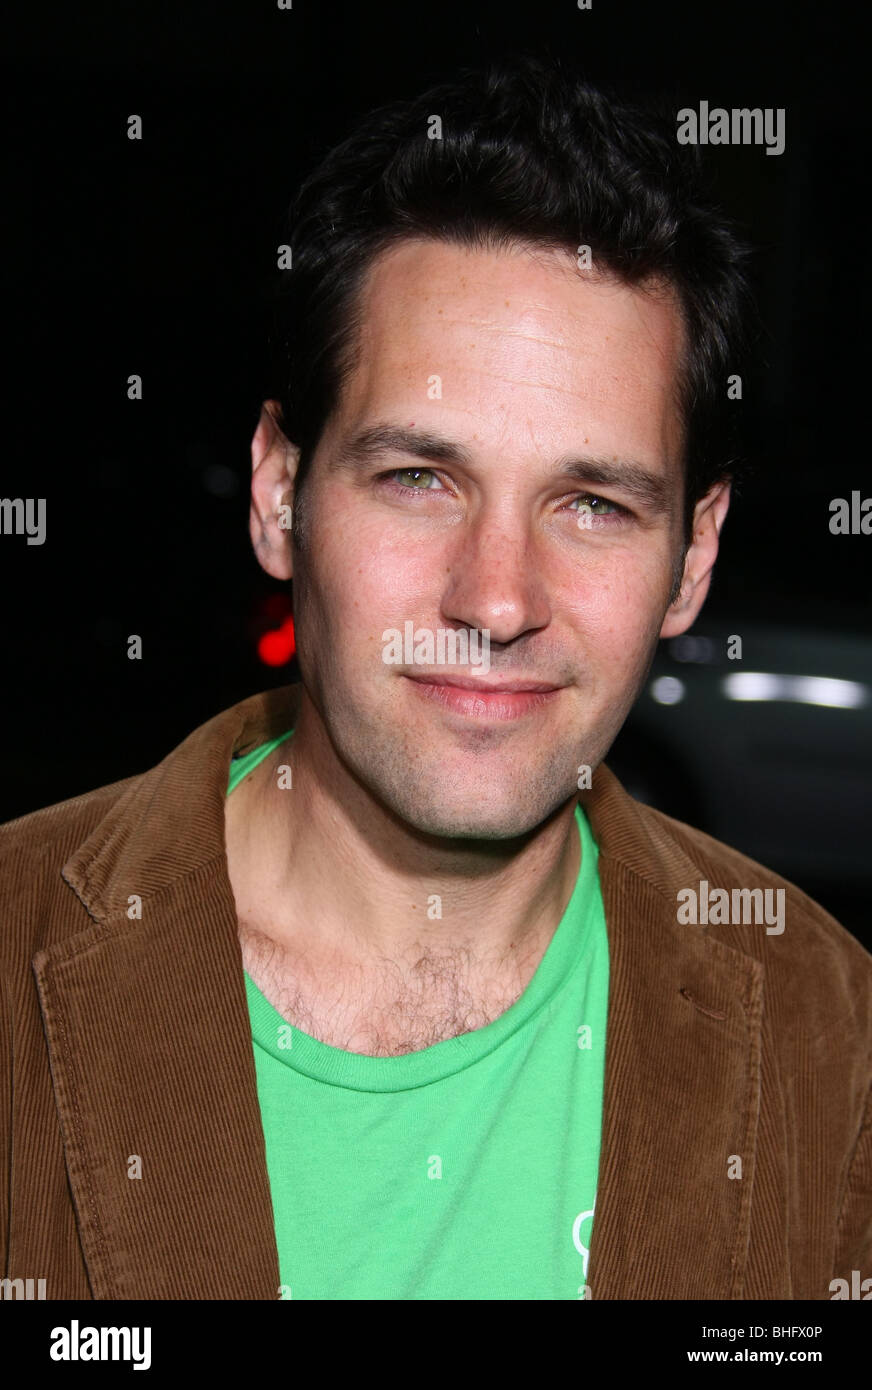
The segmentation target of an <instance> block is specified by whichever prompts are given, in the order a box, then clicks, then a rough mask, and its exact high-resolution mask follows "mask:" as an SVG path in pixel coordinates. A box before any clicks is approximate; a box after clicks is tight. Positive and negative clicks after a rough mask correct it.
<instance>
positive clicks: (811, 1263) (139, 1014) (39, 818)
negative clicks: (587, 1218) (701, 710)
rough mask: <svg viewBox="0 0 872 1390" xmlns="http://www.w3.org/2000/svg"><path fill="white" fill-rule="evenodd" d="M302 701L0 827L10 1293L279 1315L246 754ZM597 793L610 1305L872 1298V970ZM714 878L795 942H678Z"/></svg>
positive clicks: (670, 826) (764, 938)
mask: <svg viewBox="0 0 872 1390" xmlns="http://www.w3.org/2000/svg"><path fill="white" fill-rule="evenodd" d="M299 696H300V687H299V686H286V687H284V688H282V689H279V690H272V691H268V692H266V693H263V694H260V695H255V696H253V697H251V698H250V699H248V700H245V701H243V702H242V703H240V704H238V705H236V706H234V707H233V708H232V709H229V710H226V711H224V712H223V713H222V714H219V715H218V716H216V718H214V719H212V720H210V721H209V722H208V723H207V724H205V725H203V726H202V727H201V728H199V729H197V730H195V732H194V733H192V734H191V735H190V737H189V738H187V739H186V740H185V741H184V742H183V743H182V744H181V745H180V746H179V747H178V748H177V749H175V750H174V752H172V753H171V754H170V755H169V756H168V757H166V758H165V759H164V760H163V761H162V762H161V763H160V764H158V766H157V767H155V768H152V769H151V770H150V771H149V772H147V773H144V774H142V775H141V776H137V777H131V778H128V779H127V780H125V781H123V782H118V783H115V784H114V785H112V786H109V787H103V788H100V789H99V790H97V791H94V792H90V793H88V794H87V795H85V796H80V797H77V798H75V799H74V800H72V801H68V802H64V803H62V804H60V805H57V806H51V807H48V808H47V809H45V810H43V811H38V812H35V813H33V814H32V815H29V816H25V817H22V818H21V819H19V820H17V821H12V822H10V823H9V824H7V825H5V826H3V827H0V902H2V917H0V970H2V976H0V1269H2V1273H3V1275H4V1276H5V1277H7V1278H9V1279H27V1278H31V1279H33V1280H37V1279H45V1280H46V1296H47V1298H49V1299H59V1298H84V1299H88V1298H98V1299H106V1298H120V1299H134V1298H145V1299H151V1298H156V1299H196V1298H232V1299H276V1298H278V1296H279V1272H278V1260H277V1253H276V1246H275V1238H274V1232H273V1219H272V1206H271V1199H270V1191H269V1180H268V1175H267V1169H266V1159H265V1152H264V1142H263V1133H262V1129H261V1123H260V1112H259V1106H258V1098H257V1086H256V1077H255V1070H254V1061H253V1054H252V1046H251V1035H250V1029H249V1019H248V1012H247V1006H246V998H245V989H244V979H243V968H242V957H241V951H240V946H239V941H238V937H237V922H236V912H235V905H234V900H233V893H232V889H231V885H230V880H229V877H228V872H227V860H226V853H225V844H224V798H225V792H226V788H227V776H228V770H229V766H230V759H231V755H232V754H233V753H234V752H242V753H244V752H247V751H249V750H250V749H252V748H254V747H256V746H258V745H259V744H261V743H263V742H265V741H267V740H269V739H271V738H274V737H276V736H277V735H278V734H280V733H281V732H282V731H283V730H285V729H288V728H290V727H292V726H293V725H294V724H295V723H296V721H297V714H298V707H299ZM593 781H594V788H593V790H591V791H589V792H582V793H581V798H582V803H583V805H584V808H585V811H586V813H587V815H588V817H589V819H590V823H591V826H592V828H593V833H594V837H595V839H596V840H597V842H598V844H599V849H600V853H599V868H600V880H601V885H602V892H603V901H604V905H605V913H606V923H607V928H608V935H609V955H610V962H611V980H610V990H609V1016H608V1045H607V1049H606V1075H605V1100H604V1116H603V1139H602V1154H601V1167H600V1180H599V1186H598V1194H597V1207H596V1221H595V1222H594V1233H593V1243H592V1248H591V1254H590V1265H589V1273H588V1283H589V1285H590V1288H591V1291H592V1296H593V1298H594V1299H603V1298H609V1299H614V1298H628V1299H671V1298H697V1299H735V1298H751V1299H780V1298H810V1299H829V1298H831V1297H832V1291H831V1289H830V1281H831V1280H832V1279H834V1278H836V1277H841V1278H845V1279H847V1280H848V1281H849V1284H850V1280H851V1271H852V1270H854V1269H857V1270H859V1271H860V1272H861V1277H864V1278H866V1277H870V1276H872V956H870V955H869V954H868V953H867V952H866V951H865V950H864V949H863V948H862V947H861V946H860V944H859V943H858V942H857V941H856V940H855V939H854V938H853V937H852V936H851V935H850V934H849V933H848V932H846V931H845V930H844V929H843V928H842V927H841V926H839V924H838V923H837V922H835V921H834V920H833V919H832V918H831V917H830V916H829V915H828V914H827V913H826V912H824V911H823V909H822V908H820V907H819V906H817V905H816V904H815V903H813V902H811V901H810V900H809V899H808V898H807V897H806V896H805V895H804V894H802V893H801V892H800V891H799V889H797V888H795V887H793V886H792V885H790V884H788V883H786V882H785V881H784V880H783V879H780V878H778V877H777V876H776V875H775V874H773V873H771V872H770V871H769V870H767V869H764V868H762V867H761V866H759V865H756V864H754V863H753V862H752V861H751V860H749V859H747V858H745V857H744V856H743V855H740V854H738V853H737V852H736V851H734V850H731V849H729V848H728V847H726V846H724V845H721V844H719V843H718V842H717V841H714V840H712V839H710V838H709V837H707V836H705V835H703V834H701V833H700V832H698V831H696V830H693V829H691V828H690V827H688V826H685V825H681V824H679V823H678V822H676V821H672V820H670V819H668V818H667V817H666V816H663V815H661V814H660V813H659V812H657V811H654V810H652V809H650V808H649V807H645V806H642V805H641V804H639V803H638V802H636V801H634V800H633V799H632V798H631V797H629V796H628V795H627V794H626V792H625V791H624V790H623V788H622V787H621V785H620V783H619V782H618V781H617V779H616V778H615V777H614V776H613V775H612V774H611V773H610V772H609V771H608V769H607V768H606V767H600V768H598V769H597V771H596V773H595V774H594V778H593ZM703 879H704V880H707V882H708V883H709V884H710V885H711V886H712V888H715V887H720V888H726V889H728V890H731V889H732V888H734V887H735V888H757V887H759V888H775V889H777V888H784V889H785V890H786V926H785V930H784V932H783V934H781V935H767V933H766V927H765V925H763V924H761V925H754V924H748V925H738V926H737V925H733V926H692V925H681V924H680V923H679V922H678V920H677V894H678V892H679V890H681V889H686V888H693V889H697V888H698V886H699V883H700V881H701V880H703ZM132 895H136V896H137V897H139V898H141V900H142V915H141V918H137V917H136V916H133V917H130V916H128V911H129V909H130V907H131V904H130V899H131V896H132ZM137 1156H138V1158H139V1159H140V1160H141V1173H142V1176H141V1178H136V1177H130V1176H128V1172H129V1171H136V1166H135V1165H136V1157H137ZM736 1156H737V1157H738V1158H739V1159H741V1172H742V1176H741V1177H732V1178H731V1177H730V1176H729V1175H728V1173H729V1170H730V1167H731V1165H732V1169H733V1171H734V1172H735V1171H736V1167H737V1165H736V1161H735V1159H736Z"/></svg>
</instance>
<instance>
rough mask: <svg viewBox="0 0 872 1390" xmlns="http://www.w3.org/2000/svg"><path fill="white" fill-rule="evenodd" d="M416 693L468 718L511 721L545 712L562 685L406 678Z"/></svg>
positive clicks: (437, 676) (532, 681)
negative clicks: (540, 710) (534, 713)
mask: <svg viewBox="0 0 872 1390" xmlns="http://www.w3.org/2000/svg"><path fill="white" fill-rule="evenodd" d="M404 679H405V680H407V681H409V683H410V685H411V688H412V689H413V690H414V691H415V692H416V694H417V695H418V696H419V697H420V698H422V699H424V700H429V701H430V702H431V703H435V704H438V705H441V706H442V708H443V709H445V710H450V711H451V712H452V713H453V714H460V715H463V716H465V717H466V718H468V719H478V720H489V719H496V720H510V719H520V718H521V717H522V716H523V715H527V714H531V713H532V712H534V711H535V710H539V709H543V708H544V707H545V706H546V705H547V704H550V703H552V702H553V701H554V700H555V699H556V698H557V696H558V695H559V693H560V691H561V690H562V689H563V687H562V686H559V685H552V684H551V682H550V681H534V680H525V679H523V678H521V679H516V680H509V679H506V680H492V681H481V680H473V679H472V678H470V677H468V676H446V675H432V676H431V675H420V676H405V677H404Z"/></svg>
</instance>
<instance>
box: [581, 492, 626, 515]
mask: <svg viewBox="0 0 872 1390" xmlns="http://www.w3.org/2000/svg"><path fill="white" fill-rule="evenodd" d="M575 501H576V503H578V506H577V507H576V510H577V511H579V512H591V513H592V515H593V516H609V515H610V513H611V512H619V511H620V510H621V508H620V507H619V506H618V505H617V503H615V502H610V501H609V500H608V498H606V497H594V496H593V495H592V494H591V493H589V492H588V493H585V494H584V496H582V497H577V498H576V499H575Z"/></svg>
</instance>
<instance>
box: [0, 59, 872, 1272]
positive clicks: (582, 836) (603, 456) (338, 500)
mask: <svg viewBox="0 0 872 1390" xmlns="http://www.w3.org/2000/svg"><path fill="white" fill-rule="evenodd" d="M690 154H691V152H688V151H687V150H686V149H685V150H683V149H682V148H681V147H679V146H678V145H677V143H676V141H675V137H674V131H670V129H669V127H668V126H663V125H662V124H658V120H657V118H655V117H654V116H647V117H643V116H640V115H639V114H637V113H636V112H635V111H633V110H630V109H628V108H626V107H625V106H622V105H621V104H619V103H611V104H610V103H608V102H607V101H606V100H605V98H604V97H603V96H602V95H601V94H600V93H598V92H597V91H595V90H593V89H591V88H590V87H587V86H585V85H584V84H581V83H578V82H577V81H574V80H573V79H572V78H571V77H570V76H568V75H566V74H565V73H563V72H562V71H561V70H560V68H559V67H558V66H555V65H550V66H548V65H542V64H539V63H537V62H535V61H532V60H531V61H527V62H525V61H521V60H518V61H515V62H513V63H509V64H506V65H504V66H503V67H502V68H498V69H496V70H494V71H492V72H490V73H488V74H485V76H484V77H481V76H478V75H474V74H473V75H464V76H463V77H462V78H461V79H459V80H458V81H456V82H454V83H450V84H446V85H445V86H443V87H438V88H435V89H433V90H432V91H430V92H427V93H425V94H424V95H423V96H422V97H420V98H419V99H418V100H416V101H414V102H412V103H409V104H408V105H406V106H403V105H394V106H390V107H385V108H382V109H381V110H380V111H378V112H376V113H375V114H374V115H372V116H371V117H369V118H368V119H367V120H366V121H365V122H363V123H362V124H361V125H360V127H359V128H358V130H357V131H356V132H355V134H354V135H353V136H352V137H351V138H350V139H349V140H348V141H347V142H345V143H344V144H343V145H341V146H339V147H338V148H337V149H336V150H334V151H332V152H331V153H330V154H329V155H328V156H327V158H326V159H325V160H324V162H323V164H322V165H321V167H320V168H319V169H318V170H317V171H316V172H315V173H314V174H313V175H312V177H311V178H310V179H309V180H308V181H307V183H306V184H305V185H304V186H303V189H302V190H301V192H300V195H299V198H298V200H297V203H296V206H295V209H294V214H293V220H292V229H291V234H290V237H289V242H288V245H289V246H290V247H291V248H292V254H293V262H292V268H291V269H289V270H287V271H286V272H285V276H284V280H285V282H286V283H285V286H284V288H285V290H286V295H285V297H284V298H283V300H282V319H281V332H280V334H279V341H280V346H281V349H282V352H283V354H284V355H283V359H282V363H283V365H282V379H281V383H280V387H279V390H278V392H277V396H278V399H270V400H269V401H267V403H266V405H265V406H264V409H263V412H262V415H261V419H260V423H259V425H258V428H257V430H256V433H255V436H254V440H253V445H252V460H253V477H252V489H251V537H252V542H253V544H254V548H255V552H256V554H257V557H258V559H259V561H260V563H261V565H262V566H263V568H264V569H265V570H266V571H267V572H268V573H269V574H270V575H272V576H274V577H276V578H278V579H282V580H291V579H293V583H294V614H295V624H296V634H297V643H298V652H299V662H300V671H301V675H302V681H301V684H300V685H298V686H293V687H286V688H284V689H280V690H274V691H270V692H267V693H265V694H262V695H257V696H254V697H252V698H251V699H249V700H247V701H244V702H243V703H242V704H240V705H238V706H236V707H234V708H233V709H231V710H227V711H225V712H224V713H223V714H220V715H218V716H217V717H216V718H215V719H213V720H212V721H210V722H209V723H208V724H206V725H205V726H203V727H202V728H201V729H198V730H196V731H195V732H194V733H193V734H191V736H190V737H189V738H188V739H187V740H186V741H185V742H184V743H183V744H182V745H181V746H180V747H179V748H177V749H176V750H175V751H174V752H172V753H170V754H169V756H168V757H167V758H165V759H164V761H163V762H162V763H161V764H160V765H159V766H158V767H156V768H154V769H152V770H151V771H150V772H147V773H145V774H144V775H142V776H136V777H131V778H129V779H127V780H126V781H124V782H121V783H119V784H116V785H113V786H110V787H104V788H101V789H99V790H97V791H94V792H90V793H88V794H87V795H85V796H83V797H78V798H76V799H75V800H73V801H71V802H68V803H65V804H63V805H60V806H54V807H50V808H48V809H47V810H45V811H41V812H38V813H35V814H33V815H30V816H26V817H24V818H23V819H21V820H19V821H17V822H13V823H12V824H10V825H8V826H7V827H5V828H4V831H3V849H2V856H3V857H2V885H3V901H4V915H3V934H2V953H3V972H4V981H5V987H4V991H3V993H2V995H0V998H2V1004H3V1017H2V1027H0V1048H2V1064H3V1065H2V1070H0V1077H2V1086H3V1088H4V1090H3V1094H2V1104H0V1117H2V1120H0V1126H2V1127H0V1139H2V1145H0V1174H2V1181H3V1192H2V1193H0V1198H2V1200H0V1223H3V1224H2V1225H0V1233H2V1241H0V1249H2V1251H3V1253H4V1256H5V1270H6V1273H7V1275H8V1276H9V1277H12V1278H20V1279H26V1278H27V1277H44V1278H45V1279H46V1288H47V1297H49V1298H64V1297H73V1298H112V1297H116V1298H139V1297H143V1298H197V1297H206V1298H215V1297H231V1298H239V1299H246V1298H275V1297H285V1298H302V1299H315V1298H319V1299H359V1298H375V1299H448V1298H453V1299H489V1298H497V1299H579V1298H581V1299H586V1298H593V1299H608V1298H616V1297H618V1298H635V1299H643V1298H644V1299H664V1298H666V1299H670V1298H682V1297H689V1298H703V1299H733V1298H753V1299H773V1298H812V1299H829V1298H831V1297H833V1296H834V1290H837V1289H838V1288H839V1287H841V1286H840V1285H838V1284H837V1283H836V1282H835V1281H838V1280H839V1279H847V1280H848V1282H849V1284H850V1281H851V1279H852V1271H856V1270H859V1271H860V1273H861V1275H862V1276H864V1277H865V1276H866V1275H870V1274H872V1102H870V1096H872V1069H870V1045H872V961H870V957H869V956H868V954H867V953H866V952H865V951H864V950H863V949H862V948H861V946H860V945H859V943H857V942H856V941H855V940H854V939H853V938H852V937H851V936H849V934H848V933H847V932H846V931H844V929H843V928H842V927H840V926H839V925H838V923H836V922H835V921H834V920H833V919H832V918H831V917H830V916H828V914H827V913H826V912H824V911H823V909H822V908H820V907H819V906H818V905H816V904H815V903H813V902H811V901H810V900H809V899H808V898H807V897H805V896H804V895H803V894H802V893H801V892H800V891H799V890H798V889H797V888H795V887H793V886H791V885H789V884H786V883H784V882H783V880H781V879H779V878H778V877H777V876H776V875H775V874H773V873H771V872H770V871H768V870H766V869H765V868H762V867H761V866H759V865H757V864H755V863H753V862H751V861H750V860H748V859H747V858H745V857H744V856H742V855H740V854H738V853H737V852H735V851H734V850H732V849H730V848H728V847H726V846H724V845H722V844H719V843H717V842H716V841H714V840H712V839H710V838H709V837H707V836H705V835H703V834H701V833H700V832H698V831H696V830H694V829H691V828H690V827H688V826H686V825H681V824H679V823H677V822H675V821H672V820H669V819H668V818H666V817H665V816H664V815H662V814H660V813H658V812H657V811H655V810H652V809H650V808H647V807H644V806H642V805H640V804H639V803H637V802H635V801H633V800H632V799H631V798H630V797H628V796H627V795H626V793H625V792H624V791H623V789H622V788H621V786H620V785H619V784H618V782H617V781H616V779H615V778H614V776H613V775H612V774H611V773H610V772H609V771H608V769H607V767H606V765H605V763H604V761H603V760H604V758H605V756H606V754H607V752H608V750H609V747H610V746H611V744H612V742H613V740H614V738H615V736H616V734H617V733H618V731H619V729H620V727H621V725H622V723H623V722H624V719H625V717H626V715H627V713H628V711H629V710H630V708H631V706H632V705H633V702H634V700H635V699H636V697H637V695H638V693H639V691H640V689H641V687H642V685H643V682H644V680H645V676H646V673H647V671H648V669H649V667H650V664H651V661H652V658H653V655H654V651H655V648H656V644H657V642H658V640H659V638H661V637H671V636H674V635H676V634H679V633H682V632H685V631H686V630H687V629H688V628H689V627H690V626H691V625H692V624H693V622H694V620H695V618H696V617H697V614H698V613H699V611H700V609H701V606H702V604H703V602H704V599H705V596H706V592H707V590H708V586H709V582H710V578H711V573H712V567H713V565H714V563H715V559H716V555H717V549H718V538H719V534H720V531H721V528H722V526H723V523H724V520H725V517H726V514H727V508H728V504H729V491H730V477H731V465H732V462H733V460H732V455H731V452H730V448H731V446H730V444H729V442H728V428H729V418H728V415H727V414H725V411H726V412H728V411H729V410H730V409H731V408H734V407H731V406H730V405H728V404H726V402H727V377H728V375H729V374H730V372H732V371H734V370H735V368H736V362H737V354H738V351H739V347H740V345H741V341H742V327H743V321H744V318H745V315H746V312H747V300H746V292H745V283H744V278H743V271H742V262H743V252H742V249H741V247H740V246H739V244H738V242H737V241H736V239H735V237H734V235H733V233H732V231H731V230H730V228H729V227H728V226H727V224H726V223H725V222H724V221H723V219H721V218H720V217H719V215H718V214H717V213H716V212H715V211H714V210H713V209H712V207H711V206H710V205H709V204H708V202H707V201H706V199H705V197H704V195H703V194H702V193H701V191H700V188H699V186H698V182H697V178H696V173H695V164H694V163H693V161H692V160H691V159H690ZM461 637H463V638H464V639H465V643H461V641H460V638H461ZM703 885H705V889H703ZM709 885H711V889H712V891H715V890H719V891H721V892H722V893H724V895H725V899H726V901H727V902H728V903H729V904H730V905H731V907H730V910H729V911H728V912H726V914H725V913H724V912H721V913H720V914H717V915H716V914H714V913H713V914H712V918H711V922H710V923H709V924H706V923H705V922H697V921H696V919H695V916H694V917H691V916H689V914H688V913H687V912H685V911H683V906H682V905H683V904H685V903H686V902H687V895H688V893H689V892H692V893H695V892H697V891H699V892H703V891H706V892H707V891H708V887H709ZM757 893H759V895H760V898H761V899H763V898H764V897H765V898H766V901H770V900H771V901H782V899H781V898H779V897H778V895H779V894H781V895H782V898H783V899H784V900H785V910H784V913H783V918H779V922H780V929H775V930H772V929H771V927H768V926H767V925H766V921H765V920H760V918H759V917H754V916H753V915H751V914H749V913H748V912H746V911H744V905H745V904H746V903H747V902H749V901H751V900H752V899H753V896H754V895H755V894H757ZM736 902H738V903H739V904H740V905H742V906H740V907H739V908H738V909H734V908H733V907H732V904H734V903H736ZM773 922H774V918H773ZM7 1193H8V1197H9V1200H8V1201H7V1200H5V1198H6V1195H7ZM7 1213H9V1215H8V1218H7Z"/></svg>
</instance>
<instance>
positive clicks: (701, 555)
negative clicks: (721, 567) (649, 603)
mask: <svg viewBox="0 0 872 1390" xmlns="http://www.w3.org/2000/svg"><path fill="white" fill-rule="evenodd" d="M729 506H730V484H729V483H717V484H716V485H715V486H714V487H713V488H711V489H710V490H709V492H707V493H706V495H705V497H702V498H700V500H699V502H697V504H696V506H695V507H694V511H693V530H692V532H691V535H692V540H691V543H690V546H689V548H688V551H687V554H686V555H685V557H684V573H683V576H682V580H681V592H680V593H679V595H678V598H677V599H676V600H675V601H674V603H671V604H670V605H669V607H668V608H667V610H666V617H665V618H664V619H663V626H662V627H661V629H660V636H661V637H678V636H679V635H680V634H681V633H682V632H686V631H687V629H688V628H689V627H691V626H692V624H693V623H694V622H695V621H696V618H697V615H698V614H699V611H700V609H701V608H702V606H703V604H704V603H705V598H706V594H707V593H708V591H709V584H710V583H711V575H712V569H713V568H714V563H715V560H716V559H717V557H718V543H719V539H720V534H721V527H722V526H723V524H724V521H725V519H726V515H727V511H728V510H729Z"/></svg>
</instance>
